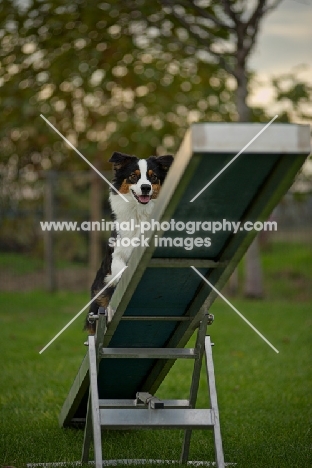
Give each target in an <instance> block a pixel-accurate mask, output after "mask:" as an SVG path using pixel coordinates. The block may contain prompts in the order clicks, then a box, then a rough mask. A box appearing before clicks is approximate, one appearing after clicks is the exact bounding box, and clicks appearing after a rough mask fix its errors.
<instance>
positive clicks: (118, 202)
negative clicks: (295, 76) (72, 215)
mask: <svg viewBox="0 0 312 468" xmlns="http://www.w3.org/2000/svg"><path fill="white" fill-rule="evenodd" d="M172 161H173V156H171V155H165V156H158V157H157V156H151V157H149V158H148V159H138V158H137V157H136V156H129V155H127V154H122V153H117V152H115V153H113V155H112V157H111V158H110V160H109V162H111V163H113V167H114V179H113V181H112V183H113V186H114V187H115V189H116V191H115V190H113V189H111V191H110V196H109V201H110V206H111V210H112V218H113V220H114V221H116V226H120V224H121V223H122V222H128V223H129V224H128V225H129V226H130V225H131V226H135V230H131V231H127V230H122V231H121V230H120V232H117V230H116V229H114V231H113V232H112V237H113V238H115V239H116V238H117V236H118V237H119V238H123V237H128V238H130V239H132V238H134V237H140V227H139V226H140V223H141V222H143V221H149V220H150V218H151V213H152V211H153V208H154V206H155V203H157V200H156V199H157V197H158V194H159V191H160V188H161V185H162V184H163V182H164V180H165V177H166V174H167V172H168V169H169V167H170V166H171V164H172ZM118 192H119V193H120V194H122V195H123V197H124V198H126V199H127V200H128V202H126V201H125V199H124V198H123V197H121V196H120V195H119V194H118ZM131 220H133V221H132V222H131ZM137 226H138V227H137ZM111 244H112V243H111V242H107V244H106V251H105V256H104V260H103V261H102V264H101V266H100V268H99V270H98V272H97V274H96V277H95V280H94V282H93V284H92V287H91V298H93V297H94V296H96V294H98V293H99V292H100V291H101V289H103V287H104V286H105V284H107V283H109V282H110V281H111V280H112V279H113V278H115V276H116V275H117V276H118V273H119V272H120V271H121V270H122V268H124V267H125V266H126V264H127V262H128V260H129V258H130V255H131V253H132V250H133V247H122V246H121V245H119V244H120V243H119V244H118V243H115V245H117V246H115V247H112V246H111ZM118 280H119V278H117V279H116V280H114V281H113V282H112V283H111V284H110V285H109V286H108V287H107V288H106V289H105V290H104V291H103V293H102V294H101V295H100V296H99V297H98V298H97V299H96V300H94V301H93V302H92V303H91V306H90V310H89V313H90V312H91V313H94V314H97V312H98V308H99V307H104V308H105V309H107V306H108V304H109V301H110V299H111V296H112V294H113V292H114V289H115V287H116V284H117V282H118ZM88 317H89V314H88ZM88 317H87V318H86V322H85V329H86V330H88V332H89V333H94V332H95V324H94V323H92V322H89V320H88Z"/></svg>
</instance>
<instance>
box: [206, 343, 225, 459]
mask: <svg viewBox="0 0 312 468" xmlns="http://www.w3.org/2000/svg"><path fill="white" fill-rule="evenodd" d="M205 355H206V371H207V380H208V385H209V395H210V405H211V409H212V410H213V412H214V419H215V422H214V428H213V434H214V444H215V456H216V464H217V467H218V468H224V467H225V464H224V454H223V448H222V439H221V431H220V418H219V408H218V400H217V390H216V382H215V375H214V366H213V360H212V348H211V341H210V336H206V338H205Z"/></svg>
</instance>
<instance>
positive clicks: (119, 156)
mask: <svg viewBox="0 0 312 468" xmlns="http://www.w3.org/2000/svg"><path fill="white" fill-rule="evenodd" d="M135 159H138V158H137V157H136V156H130V155H129V154H123V153H118V152H117V151H115V152H114V153H113V154H112V156H111V158H110V159H109V160H108V162H111V163H113V164H114V169H115V171H116V170H118V169H120V168H121V167H123V166H126V164H129V163H131V162H132V161H134V160H135Z"/></svg>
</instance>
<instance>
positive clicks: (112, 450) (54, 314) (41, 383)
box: [0, 248, 312, 468]
mask: <svg viewBox="0 0 312 468" xmlns="http://www.w3.org/2000/svg"><path fill="white" fill-rule="evenodd" d="M284 252H285V249H284V250H283V249H280V250H278V251H277V253H276V254H275V253H274V254H271V255H273V256H274V257H275V261H273V259H272V257H271V258H268V257H266V256H265V258H264V262H266V265H265V267H266V269H267V272H268V275H267V278H271V279H272V281H274V278H275V281H276V282H277V283H276V284H277V286H276V288H274V284H273V283H272V284H271V286H270V290H269V293H268V295H269V297H268V299H267V300H263V301H246V300H242V299H239V300H238V299H232V302H233V304H234V305H235V306H236V307H237V308H238V310H240V312H241V313H242V314H244V315H245V316H246V317H247V318H248V319H249V320H250V321H251V323H253V324H254V325H255V327H257V328H258V329H259V330H260V331H261V332H262V333H263V335H264V336H265V337H266V338H267V339H268V340H270V341H271V342H272V344H273V345H274V346H275V347H276V348H277V349H278V350H279V354H276V353H275V352H274V351H273V350H272V349H271V348H269V347H268V346H267V344H266V343H264V342H263V341H262V340H261V339H260V338H259V337H258V336H257V335H256V334H255V333H254V332H253V331H252V330H251V329H250V328H249V327H248V326H247V325H246V324H245V323H244V322H243V321H242V320H241V319H240V318H239V317H238V316H237V315H236V314H235V313H234V312H233V311H232V310H231V309H229V307H228V306H227V305H226V304H224V303H223V302H221V300H217V301H216V302H215V304H214V306H213V308H212V310H211V312H212V313H214V314H215V322H214V324H213V325H212V326H211V327H210V329H209V330H210V334H211V336H212V339H213V341H214V343H215V346H214V349H213V351H214V364H215V373H216V384H217V390H218V399H219V409H220V417H221V432H222V437H223V445H224V451H225V459H226V461H227V462H232V463H236V466H237V468H253V467H254V468H262V467H263V468H264V467H265V468H295V467H298V468H309V467H311V466H312V454H311V448H312V447H311V426H310V422H311V390H312V388H311V387H312V385H311V382H312V368H311V325H312V317H311V300H307V297H308V295H305V294H303V293H302V291H301V289H302V283H300V285H299V286H298V285H297V283H296V282H295V283H294V284H293V281H294V275H293V274H290V275H288V276H287V277H286V276H284V281H285V282H286V283H287V284H288V287H287V288H286V287H285V286H283V280H282V279H280V277H279V274H280V275H281V277H282V278H283V274H284V271H285V269H287V268H288V269H290V270H291V271H292V272H293V271H295V272H296V271H299V273H300V274H302V275H303V276H304V281H307V280H308V279H309V280H310V284H311V276H312V271H311V267H310V268H309V265H308V264H306V263H307V262H306V257H305V256H304V258H303V259H302V262H303V264H304V265H305V266H303V268H302V270H301V266H300V265H301V263H300V262H299V263H297V260H296V258H297V257H298V255H299V256H300V255H302V251H301V249H299V248H298V250H297V253H289V248H288V252H287V253H288V254H289V255H290V256H291V258H292V262H291V263H290V264H289V263H285V265H284V264H283V261H284V260H282V259H281V260H280V261H281V263H280V265H281V267H280V268H279V267H278V258H279V257H280V258H281V257H282V256H283V255H284ZM309 252H310V253H309ZM309 252H308V251H307V250H306V255H310V265H311V249H310V250H309ZM266 255H267V256H269V253H268V254H266ZM291 285H292V286H291ZM297 287H298V288H299V290H300V291H301V292H300V294H299V292H298V297H299V298H300V301H296V297H294V290H293V289H294V288H295V290H296V288H297ZM299 290H298V289H297V291H299ZM87 301H88V296H87V293H85V294H83V293H68V292H62V293H61V292H59V293H56V294H53V295H52V294H48V293H45V292H42V291H34V292H29V293H0V327H1V336H2V339H1V340H0V353H1V354H0V355H1V374H0V376H1V377H0V418H1V419H0V465H3V466H14V467H24V466H25V464H26V463H39V462H41V463H43V462H59V461H67V462H71V461H76V460H79V459H80V456H81V447H82V441H83V431H81V430H75V429H66V430H65V429H61V428H60V427H59V426H58V415H59V412H60V408H61V406H62V404H63V402H64V399H65V397H66V395H67V393H68V391H69V388H70V386H71V384H72V381H73V378H74V377H75V375H76V373H77V370H78V367H79V365H80V362H81V360H82V357H83V355H84V354H85V352H86V348H85V347H84V346H83V341H84V339H85V335H84V334H83V333H82V331H81V330H82V325H83V318H81V319H78V320H77V321H76V322H75V323H74V324H73V325H72V326H71V327H70V329H68V330H66V331H65V332H64V334H63V335H62V336H61V337H60V338H59V339H58V340H57V341H56V342H55V343H53V344H52V345H51V346H50V347H49V348H48V349H47V350H46V351H45V352H44V353H43V354H42V355H39V351H40V349H42V347H43V346H44V345H45V344H47V343H48V341H49V340H50V339H51V338H53V336H54V335H55V334H56V333H57V332H58V331H59V330H60V329H61V328H62V327H63V326H64V325H65V324H66V323H67V322H68V321H69V320H70V319H71V318H72V317H73V316H74V315H75V314H76V313H77V312H78V311H79V310H80V309H81V307H82V306H83V305H84V304H85V303H86V302H87ZM190 344H191V345H192V344H193V340H191V343H190ZM191 369H192V363H191V362H189V361H179V362H177V363H176V364H175V365H174V367H173V368H172V370H171V372H170V374H169V375H168V376H167V378H166V379H165V381H164V382H163V384H162V386H161V387H160V389H159V391H158V396H159V397H163V398H187V397H188V388H189V384H190V374H191ZM207 406H208V398H207V393H206V386H205V375H204V373H203V375H202V378H201V385H200V391H199V397H198V407H207ZM182 436H183V434H182V432H180V431H151V432H145V431H144V432H140V431H133V432H130V431H114V432H113V431H112V432H105V433H104V435H103V441H104V442H103V452H104V457H105V458H108V459H124V458H156V459H178V458H179V453H180V446H181V442H182ZM190 459H191V460H210V461H213V460H214V451H213V440H212V433H211V432H210V431H194V433H193V438H192V444H191V452H190Z"/></svg>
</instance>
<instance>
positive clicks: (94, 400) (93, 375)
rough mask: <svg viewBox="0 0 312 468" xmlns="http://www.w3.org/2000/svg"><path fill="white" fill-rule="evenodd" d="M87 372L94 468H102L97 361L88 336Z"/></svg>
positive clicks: (92, 342)
mask: <svg viewBox="0 0 312 468" xmlns="http://www.w3.org/2000/svg"><path fill="white" fill-rule="evenodd" d="M88 342H89V369H90V370H89V372H90V403H91V411H90V413H91V416H92V426H93V442H94V458H95V468H102V461H103V459H102V437H101V421H100V407H99V394H98V387H97V359H96V349H95V337H94V336H89V339H88Z"/></svg>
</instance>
